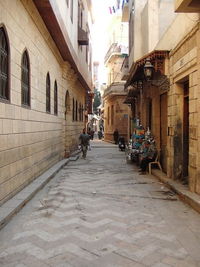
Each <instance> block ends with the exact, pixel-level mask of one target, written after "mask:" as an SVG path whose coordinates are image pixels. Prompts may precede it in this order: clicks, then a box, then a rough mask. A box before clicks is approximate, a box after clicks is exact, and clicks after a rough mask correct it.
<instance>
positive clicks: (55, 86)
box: [54, 81, 58, 115]
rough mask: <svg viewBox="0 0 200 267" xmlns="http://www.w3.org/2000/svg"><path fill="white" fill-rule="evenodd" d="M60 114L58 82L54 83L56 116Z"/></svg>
mask: <svg viewBox="0 0 200 267" xmlns="http://www.w3.org/2000/svg"><path fill="white" fill-rule="evenodd" d="M57 114H58V88H57V82H56V81H55V83H54V115H57Z"/></svg>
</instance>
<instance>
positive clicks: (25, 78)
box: [21, 51, 30, 106]
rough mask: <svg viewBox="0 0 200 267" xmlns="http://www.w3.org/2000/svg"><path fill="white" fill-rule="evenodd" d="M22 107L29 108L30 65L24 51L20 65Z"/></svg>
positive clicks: (26, 53)
mask: <svg viewBox="0 0 200 267" xmlns="http://www.w3.org/2000/svg"><path fill="white" fill-rule="evenodd" d="M21 90H22V105H25V106H30V63H29V56H28V52H27V51H24V53H23V55H22V63H21Z"/></svg>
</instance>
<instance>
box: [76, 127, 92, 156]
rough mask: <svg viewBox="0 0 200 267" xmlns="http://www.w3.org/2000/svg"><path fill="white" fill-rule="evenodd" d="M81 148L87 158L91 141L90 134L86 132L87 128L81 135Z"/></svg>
mask: <svg viewBox="0 0 200 267" xmlns="http://www.w3.org/2000/svg"><path fill="white" fill-rule="evenodd" d="M79 140H80V145H81V150H82V153H83V158H84V159H85V158H86V155H87V150H88V146H89V142H90V136H89V135H88V134H87V133H86V132H85V129H83V133H82V134H80V136H79Z"/></svg>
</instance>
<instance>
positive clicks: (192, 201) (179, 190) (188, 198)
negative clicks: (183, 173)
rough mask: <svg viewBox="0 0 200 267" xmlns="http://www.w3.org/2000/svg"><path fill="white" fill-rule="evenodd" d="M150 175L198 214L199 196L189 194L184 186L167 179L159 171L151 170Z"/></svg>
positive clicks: (199, 208)
mask: <svg viewBox="0 0 200 267" xmlns="http://www.w3.org/2000/svg"><path fill="white" fill-rule="evenodd" d="M152 174H153V175H154V176H156V177H157V178H158V179H159V180H160V181H161V182H163V183H164V184H166V185H167V187H168V188H170V189H171V190H173V191H174V192H175V193H176V194H177V195H178V196H179V198H180V199H181V200H182V201H184V202H185V203H187V204H188V205H190V206H191V207H192V208H193V209H194V210H196V211H197V212H199V213H200V196H199V195H197V194H196V193H193V192H190V191H189V189H188V187H187V186H186V185H182V184H180V183H179V182H177V181H175V180H172V179H169V178H167V175H166V174H164V173H163V172H161V171H160V170H155V169H154V170H152Z"/></svg>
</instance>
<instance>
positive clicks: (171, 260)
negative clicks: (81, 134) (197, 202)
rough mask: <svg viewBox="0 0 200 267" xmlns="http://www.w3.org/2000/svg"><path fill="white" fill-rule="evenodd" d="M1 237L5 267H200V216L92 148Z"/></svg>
mask: <svg viewBox="0 0 200 267" xmlns="http://www.w3.org/2000/svg"><path fill="white" fill-rule="evenodd" d="M92 146H93V147H92V150H91V151H89V153H88V157H87V159H86V160H84V159H79V160H77V161H75V162H70V163H69V164H68V165H66V166H65V167H64V168H63V169H62V170H61V171H60V172H59V173H58V174H57V175H56V176H55V177H54V178H53V179H52V180H51V181H50V182H49V183H48V184H47V185H46V187H45V188H44V189H43V190H42V191H40V192H39V193H38V194H37V195H36V196H35V197H34V198H33V199H32V200H31V201H30V202H29V203H28V204H27V205H26V206H25V207H24V208H23V209H22V210H21V211H20V212H19V213H18V214H17V215H16V216H15V217H13V219H12V220H11V221H10V222H9V223H8V224H7V225H6V226H5V227H4V228H3V229H2V230H1V232H0V241H1V242H0V266H10V267H11V266H15V267H24V266H28V267H31V266H37V267H43V266H56V267H61V266H63V267H68V266H77V267H78V266H79V267H111V266H113V267H114V266H115V267H118V266H123V267H128V266H131V267H133V266H136V267H137V266H138V267H139V266H154V267H168V266H180V267H193V266H200V215H199V214H198V213H196V212H195V211H194V210H192V209H191V208H190V207H189V206H186V205H185V204H184V203H182V202H180V201H179V200H178V198H177V196H176V195H174V194H173V193H172V192H170V191H169V189H167V188H166V187H165V186H164V185H163V184H162V183H159V182H158V181H157V180H156V179H155V178H153V177H152V176H148V175H147V176H141V175H138V172H137V170H136V167H134V166H133V165H127V164H126V161H125V156H124V153H123V152H119V151H118V149H117V147H116V146H114V145H112V144H106V143H103V142H93V144H92Z"/></svg>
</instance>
